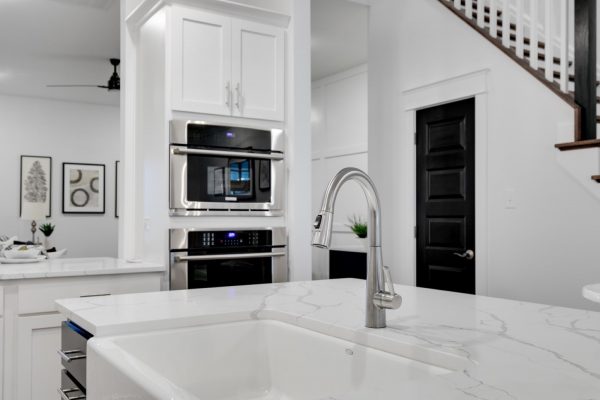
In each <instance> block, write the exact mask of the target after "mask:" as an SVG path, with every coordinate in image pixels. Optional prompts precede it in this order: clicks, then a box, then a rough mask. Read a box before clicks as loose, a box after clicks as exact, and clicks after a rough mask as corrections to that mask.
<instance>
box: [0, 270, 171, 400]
mask: <svg viewBox="0 0 600 400" xmlns="http://www.w3.org/2000/svg"><path fill="white" fill-rule="evenodd" d="M162 276H163V272H147V273H135V274H115V275H89V276H75V277H64V278H43V279H22V280H13V281H0V305H2V304H3V305H4V306H3V307H1V308H0V310H1V311H2V314H1V317H0V322H1V325H0V326H1V327H2V329H0V343H2V346H0V361H1V362H0V376H2V379H1V380H0V382H2V384H0V400H48V399H52V400H53V399H59V394H58V393H57V389H58V388H59V387H60V378H61V375H60V374H61V370H62V366H61V363H60V356H59V355H58V354H57V350H58V349H60V347H61V344H60V341H61V322H62V321H63V320H64V319H65V318H64V316H63V315H61V314H59V313H58V312H57V311H56V307H55V304H54V300H57V299H60V298H70V297H83V296H85V297H87V296H106V295H112V294H123V293H141V292H155V291H159V290H160V284H161V280H162Z"/></svg>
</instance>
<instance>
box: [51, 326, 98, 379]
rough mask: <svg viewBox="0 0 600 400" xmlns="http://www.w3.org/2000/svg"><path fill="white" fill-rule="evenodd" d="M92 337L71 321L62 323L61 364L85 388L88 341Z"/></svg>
mask: <svg viewBox="0 0 600 400" xmlns="http://www.w3.org/2000/svg"><path fill="white" fill-rule="evenodd" d="M90 337H91V335H90V334H89V333H88V332H86V331H84V330H83V329H81V328H80V327H79V326H77V325H75V324H74V323H72V322H70V321H64V322H63V323H62V324H61V333H60V341H61V345H60V346H61V349H60V351H59V354H60V357H61V364H62V366H63V367H64V368H65V369H66V370H67V371H68V372H69V374H70V375H71V376H72V377H73V378H74V381H75V382H76V383H78V384H79V385H80V386H81V387H83V388H85V385H86V379H85V373H86V364H87V341H88V339H89V338H90Z"/></svg>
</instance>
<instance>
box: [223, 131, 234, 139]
mask: <svg viewBox="0 0 600 400" xmlns="http://www.w3.org/2000/svg"><path fill="white" fill-rule="evenodd" d="M225 135H226V136H227V137H228V138H233V137H235V134H234V133H233V132H227V133H226V134H225Z"/></svg>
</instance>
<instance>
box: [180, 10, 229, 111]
mask: <svg viewBox="0 0 600 400" xmlns="http://www.w3.org/2000/svg"><path fill="white" fill-rule="evenodd" d="M173 17H174V19H173V21H174V23H173V64H172V68H173V80H172V82H173V108H174V109H175V110H180V111H190V112H202V113H207V114H225V115H229V114H230V113H231V18H227V17H221V16H218V15H214V14H208V13H203V12H200V11H195V10H189V9H182V8H179V7H174V8H173Z"/></svg>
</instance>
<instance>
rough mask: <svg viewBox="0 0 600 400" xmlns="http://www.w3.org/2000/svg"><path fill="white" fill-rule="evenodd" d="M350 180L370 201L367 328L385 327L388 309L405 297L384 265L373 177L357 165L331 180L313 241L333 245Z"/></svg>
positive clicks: (324, 196) (378, 206)
mask: <svg viewBox="0 0 600 400" xmlns="http://www.w3.org/2000/svg"><path fill="white" fill-rule="evenodd" d="M348 181H356V182H358V184H359V185H360V187H361V188H362V189H363V192H364V193H365V196H366V197H367V202H368V204H369V221H368V225H367V235H368V237H369V250H368V254H367V260H368V263H367V302H366V320H365V325H366V327H367V328H385V310H386V309H396V308H398V307H400V304H402V297H400V296H399V295H397V294H396V293H395V292H394V284H393V282H392V278H391V275H390V270H389V268H388V267H384V266H383V257H382V254H381V207H380V204H379V197H378V195H377V190H376V189H375V185H374V184H373V181H372V180H371V178H370V177H369V175H367V174H366V173H364V172H363V171H361V170H360V169H357V168H344V169H342V170H341V171H340V172H338V173H337V174H336V175H335V176H334V177H333V179H332V180H331V181H330V182H329V185H328V186H327V189H326V190H325V194H324V195H323V202H322V204H321V211H320V212H319V215H317V218H316V219H315V223H314V228H315V231H314V233H313V239H312V245H313V246H315V247H320V248H329V246H330V245H331V230H332V227H333V208H334V205H335V200H336V197H337V194H338V192H339V190H340V188H341V187H342V186H343V185H344V183H346V182H348Z"/></svg>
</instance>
